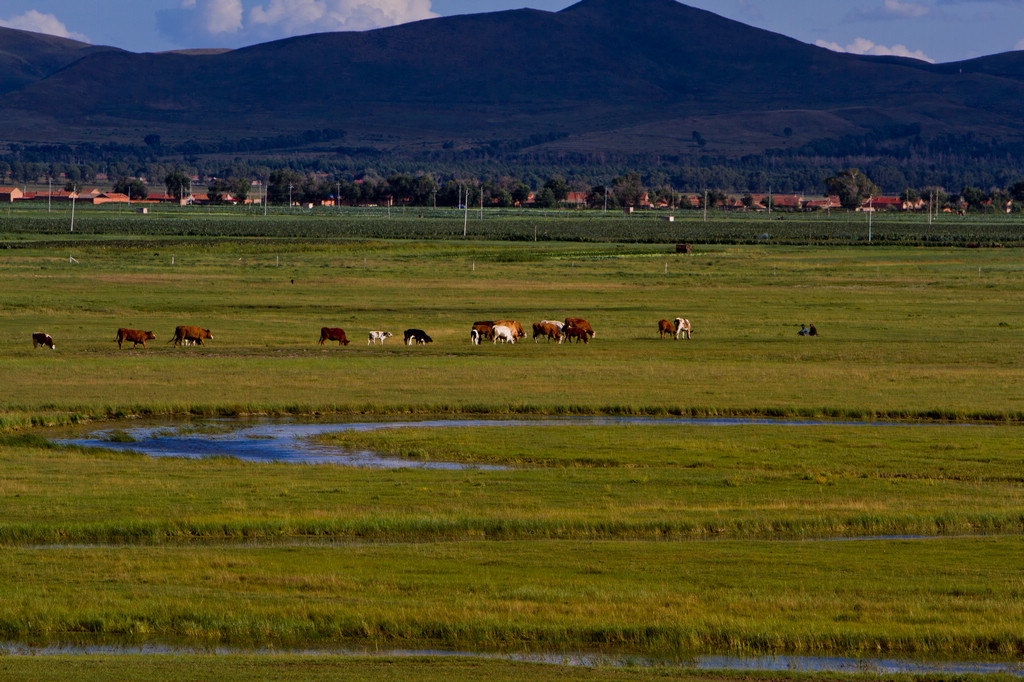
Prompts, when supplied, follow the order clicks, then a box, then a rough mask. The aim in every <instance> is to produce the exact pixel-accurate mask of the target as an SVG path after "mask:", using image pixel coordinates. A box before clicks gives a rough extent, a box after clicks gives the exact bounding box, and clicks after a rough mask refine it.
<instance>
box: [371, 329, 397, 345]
mask: <svg viewBox="0 0 1024 682" xmlns="http://www.w3.org/2000/svg"><path fill="white" fill-rule="evenodd" d="M390 338H391V332H370V338H369V339H368V340H367V342H366V345H367V346H369V345H370V344H373V345H377V342H378V341H380V345H382V346H383V345H384V339H390Z"/></svg>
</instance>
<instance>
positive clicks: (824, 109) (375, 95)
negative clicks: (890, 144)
mask: <svg viewBox="0 0 1024 682" xmlns="http://www.w3.org/2000/svg"><path fill="white" fill-rule="evenodd" d="M0 39H2V40H3V43H2V44H3V47H2V48H0V73H2V74H3V76H0V94H3V95H4V96H3V98H2V100H0V126H3V129H4V130H6V131H7V134H6V135H5V136H4V137H5V138H6V139H8V140H10V141H22V142H44V141H53V142H65V143H75V142H81V141H93V142H95V141H101V140H104V139H111V140H121V141H124V140H130V141H139V140H141V139H142V138H143V137H144V136H145V135H147V134H150V133H157V134H160V135H161V136H162V137H163V138H164V139H165V140H174V139H178V140H188V139H195V140H199V141H202V140H220V139H241V138H246V137H266V136H272V135H279V134H281V133H283V132H285V133H286V132H298V131H303V130H322V129H344V130H345V131H346V135H345V140H344V144H346V145H351V146H360V147H368V148H374V149H378V150H381V151H384V152H401V153H417V151H418V150H420V151H421V150H432V149H441V148H450V147H451V146H452V145H455V146H456V147H458V146H463V145H469V146H472V145H479V144H485V143H493V144H501V143H508V144H511V143H517V144H519V142H521V141H522V140H528V139H541V140H543V141H542V142H540V143H538V145H537V146H538V148H539V149H543V150H548V151H550V150H558V151H561V152H573V153H580V154H593V153H597V152H600V151H602V150H609V151H613V152H623V153H625V152H629V153H634V152H638V153H652V154H656V153H662V152H671V153H673V154H683V155H692V156H694V157H695V158H696V157H697V156H698V155H702V154H715V155H718V156H721V157H724V158H729V157H733V158H737V157H740V156H742V155H746V154H752V153H763V152H764V151H765V150H766V149H775V148H780V149H785V148H796V147H799V146H800V145H803V144H806V143H808V142H810V141H812V140H820V139H823V138H835V137H841V136H850V135H868V136H870V135H871V133H872V131H874V130H879V129H889V128H891V127H892V126H893V125H894V124H900V125H905V126H913V127H914V129H915V130H918V131H919V135H921V136H924V137H925V138H930V137H934V136H940V135H967V134H970V135H973V136H977V137H979V138H984V139H992V140H1000V141H1016V142H1019V141H1022V140H1024V115H1022V114H1024V53H1022V52H1013V53H1005V54H1000V55H994V56H991V57H985V58H981V59H974V60H970V61H965V62H959V63H955V64H938V65H932V64H928V63H925V62H920V61H915V60H910V59H899V58H879V57H865V56H858V55H851V54H843V53H836V52H831V51H829V50H826V49H822V48H819V47H815V46H812V45H807V44H804V43H801V42H799V41H797V40H794V39H791V38H788V37H786V36H782V35H779V34H776V33H772V32H769V31H764V30H761V29H757V28H752V27H750V26H746V25H744V24H741V23H738V22H735V21H731V20H728V19H725V18H722V17H720V16H718V15H715V14H713V13H711V12H707V11H704V10H700V9H695V8H692V7H688V6H686V5H683V4H680V3H678V2H675V0H634V1H633V2H629V3H625V2H621V0H582V1H581V2H578V3H577V4H575V5H572V6H571V7H568V8H566V9H564V10H562V11H560V12H544V11H539V10H530V9H524V10H514V11H505V12H494V13H485V14H474V15H463V16H453V17H445V18H439V19H429V20H425V21H419V22H415V23H411V24H405V25H400V26H395V27H391V28H385V29H379V30H374V31H366V32H346V33H320V34H313V35H309V36H302V37H297V38H290V39H286V40H280V41H275V42H271V43H265V44H260V45H254V46H251V47H246V48H242V49H238V50H230V51H225V52H214V53H211V51H187V53H183V52H175V53H159V54H135V53H130V52H125V51H123V50H117V49H114V48H103V47H93V46H88V45H84V44H82V43H76V42H74V41H67V40H63V39H58V38H52V37H49V36H40V35H39V34H30V33H26V32H21V31H13V30H11V29H0ZM697 133H699V140H701V141H703V142H702V144H701V145H700V146H699V147H698V146H696V145H695V140H697V139H698V137H697V135H696V134H697ZM339 142H340V141H339ZM519 146H521V144H519ZM517 148H519V147H518V146H517Z"/></svg>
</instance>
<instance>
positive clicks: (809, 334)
mask: <svg viewBox="0 0 1024 682" xmlns="http://www.w3.org/2000/svg"><path fill="white" fill-rule="evenodd" d="M807 334H808V336H817V335H818V330H817V329H815V328H814V325H813V324H812V325H811V329H810V331H809V332H807Z"/></svg>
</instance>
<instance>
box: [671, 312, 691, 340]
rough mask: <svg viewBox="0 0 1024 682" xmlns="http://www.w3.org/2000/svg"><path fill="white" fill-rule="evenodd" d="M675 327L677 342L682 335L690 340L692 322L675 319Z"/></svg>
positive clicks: (680, 318) (679, 318)
mask: <svg viewBox="0 0 1024 682" xmlns="http://www.w3.org/2000/svg"><path fill="white" fill-rule="evenodd" d="M674 326H675V336H676V340H679V335H680V334H682V335H683V336H685V337H686V338H687V339H688V338H690V330H691V327H690V321H689V320H687V319H684V318H682V317H677V318H676V319H675V323H674Z"/></svg>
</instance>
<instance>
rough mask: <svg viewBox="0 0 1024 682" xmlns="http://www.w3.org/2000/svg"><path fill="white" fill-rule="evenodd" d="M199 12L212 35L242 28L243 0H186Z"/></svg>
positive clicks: (202, 22)
mask: <svg viewBox="0 0 1024 682" xmlns="http://www.w3.org/2000/svg"><path fill="white" fill-rule="evenodd" d="M189 5H191V6H192V7H193V8H195V10H196V11H197V12H198V13H199V23H200V26H202V27H203V29H204V30H205V31H206V32H207V33H209V34H210V35H217V34H219V33H237V32H238V31H241V30H242V0H185V2H184V3H183V4H182V7H185V8H188V7H189Z"/></svg>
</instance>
